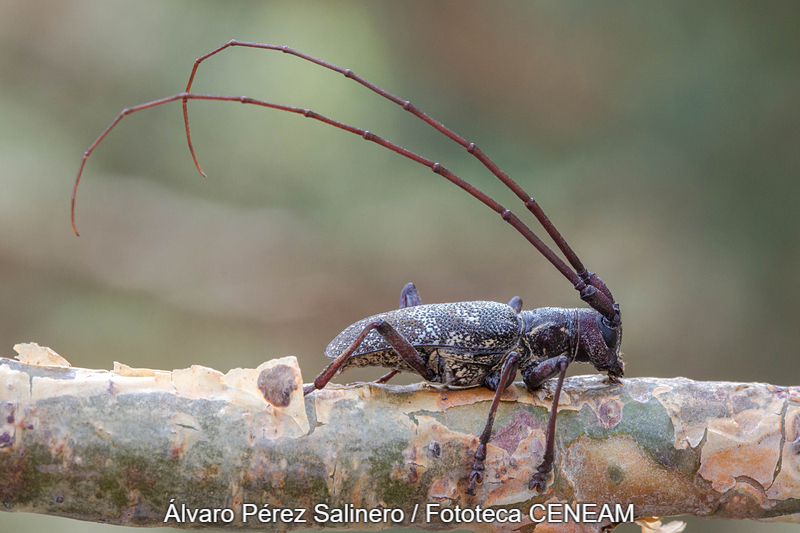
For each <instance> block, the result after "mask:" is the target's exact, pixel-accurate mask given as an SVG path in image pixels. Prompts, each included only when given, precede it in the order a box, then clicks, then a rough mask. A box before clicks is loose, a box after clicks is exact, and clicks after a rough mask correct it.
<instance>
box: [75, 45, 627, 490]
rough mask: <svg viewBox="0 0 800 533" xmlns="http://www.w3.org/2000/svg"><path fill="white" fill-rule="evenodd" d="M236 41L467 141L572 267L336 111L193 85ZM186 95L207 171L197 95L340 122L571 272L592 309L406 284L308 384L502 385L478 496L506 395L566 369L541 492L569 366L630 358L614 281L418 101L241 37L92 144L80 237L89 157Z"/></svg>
mask: <svg viewBox="0 0 800 533" xmlns="http://www.w3.org/2000/svg"><path fill="white" fill-rule="evenodd" d="M234 46H241V47H247V48H257V49H262V50H273V51H280V52H283V53H286V54H289V55H293V56H295V57H298V58H300V59H303V60H306V61H310V62H312V63H314V64H316V65H319V66H321V67H324V68H327V69H329V70H333V71H335V72H338V73H340V74H343V75H344V76H345V77H347V78H350V79H353V80H354V81H356V82H357V83H359V84H361V85H363V86H364V87H366V88H367V89H369V90H371V91H373V92H375V93H377V94H379V95H380V96H382V97H384V98H386V99H388V100H390V101H391V102H394V103H395V104H398V105H400V106H402V107H403V109H405V110H406V111H408V112H410V113H411V114H413V115H414V116H416V117H418V118H420V119H422V120H423V121H425V122H426V123H427V124H429V125H430V126H432V127H433V128H435V129H436V130H438V131H439V132H441V133H443V134H444V135H446V136H447V137H448V138H450V139H452V140H453V141H455V142H457V143H458V144H460V145H461V146H463V147H464V148H466V150H467V152H468V153H470V154H471V155H473V156H475V157H476V158H477V159H478V160H479V161H480V162H481V163H482V164H483V165H484V166H485V167H486V168H487V169H489V171H490V172H492V174H494V175H495V176H496V177H497V178H498V179H500V181H502V182H503V183H504V184H505V185H506V186H507V187H508V188H509V189H511V191H512V192H514V194H516V195H517V197H518V198H520V200H522V202H523V203H524V204H525V207H526V208H527V209H528V210H529V211H530V212H531V213H532V214H533V215H534V216H535V217H536V219H537V220H538V221H539V223H540V224H541V225H542V227H543V228H544V230H545V231H546V232H547V234H548V235H549V236H550V238H551V239H552V240H553V242H554V243H555V244H556V246H557V247H558V249H559V250H560V251H561V252H562V253H563V254H564V257H565V258H566V260H567V262H568V263H569V265H568V264H567V262H565V261H563V260H562V259H561V258H560V257H559V256H558V255H557V254H556V253H555V252H554V251H553V250H552V249H550V248H549V247H548V246H547V245H546V244H544V242H542V240H541V239H539V237H538V236H536V235H535V234H534V232H533V231H532V230H531V229H530V228H529V227H528V226H526V225H525V224H524V223H523V222H522V221H521V220H520V219H519V218H518V217H517V216H516V215H514V214H513V213H512V212H511V211H509V210H508V209H505V208H504V207H503V206H501V205H500V204H499V203H497V202H496V201H495V200H493V199H492V198H490V197H489V196H487V195H486V194H485V193H483V192H482V191H480V190H478V189H477V188H475V187H474V186H472V185H471V184H469V183H468V182H466V181H465V180H463V179H462V178H459V177H458V176H456V175H455V174H453V173H452V172H450V171H449V170H447V169H446V168H444V167H443V166H442V165H440V164H439V163H436V162H434V161H432V160H430V159H427V158H425V157H423V156H420V155H418V154H416V153H414V152H411V151H410V150H407V149H405V148H403V147H401V146H399V145H397V144H395V143H392V142H390V141H387V140H385V139H383V138H381V137H379V136H377V135H375V134H373V133H371V132H369V131H366V130H363V129H361V128H357V127H354V126H350V125H347V124H344V123H342V122H339V121H336V120H333V119H330V118H327V117H325V116H323V115H320V114H318V113H316V112H314V111H311V110H309V109H304V108H298V107H291V106H286V105H282V104H274V103H270V102H265V101H263V100H257V99H254V98H249V97H246V96H225V95H208V94H195V93H192V92H190V91H191V88H192V82H193V81H194V76H195V74H196V72H197V69H198V67H199V66H200V64H201V63H202V62H203V61H204V60H206V59H208V58H209V57H211V56H213V55H215V54H217V53H218V52H221V51H222V50H225V49H226V48H229V47H234ZM178 100H180V101H181V102H182V103H183V111H184V119H185V124H186V138H187V141H188V144H189V149H190V151H191V154H192V158H193V159H194V162H195V165H196V166H197V169H198V171H199V172H200V173H201V174H203V175H205V174H204V173H203V171H202V169H201V168H200V165H199V163H198V162H197V157H196V155H195V152H194V148H193V147H192V140H191V135H190V132H189V118H188V101H189V100H216V101H230V102H241V103H244V104H252V105H257V106H260V107H267V108H271V109H276V110H280V111H288V112H290V113H296V114H300V115H303V116H305V117H307V118H312V119H314V120H317V121H320V122H322V123H325V124H328V125H331V126H334V127H335V128H338V129H340V130H343V131H346V132H349V133H353V134H356V135H360V136H361V137H363V138H364V139H365V140H368V141H371V142H374V143H376V144H378V145H380V146H383V147H385V148H388V149H389V150H392V151H393V152H396V153H398V154H400V155H402V156H404V157H406V158H408V159H411V160H412V161H416V162H417V163H420V164H422V165H425V166H427V167H429V168H430V169H431V170H433V172H435V173H436V174H438V175H440V176H442V177H443V178H445V179H447V180H448V181H450V182H452V183H453V184H455V185H457V186H458V187H460V188H461V189H463V190H464V191H466V192H467V193H469V194H470V195H472V196H473V197H474V198H476V199H478V200H479V201H481V202H483V203H484V204H485V205H487V206H488V207H489V208H490V209H492V210H493V211H495V212H496V213H498V214H499V215H500V216H502V218H503V220H505V221H506V222H508V223H509V224H510V225H511V226H512V227H514V229H516V230H517V231H518V232H519V233H520V234H522V236H523V237H525V238H526V239H527V240H528V242H530V243H531V244H532V245H533V246H534V247H535V248H536V249H537V250H538V251H539V252H540V253H541V254H542V255H543V256H544V257H545V258H546V259H547V260H548V261H550V263H552V264H553V266H554V267H555V268H556V269H557V270H558V271H559V272H561V274H562V275H564V277H566V278H567V280H568V281H569V282H570V283H571V284H572V285H573V287H574V288H575V289H576V290H577V291H578V292H579V294H580V297H581V299H582V300H584V301H585V302H586V303H587V304H588V305H589V306H590V307H591V308H590V309H588V308H580V309H562V308H556V307H544V308H540V309H534V310H530V311H523V310H522V301H521V300H520V298H519V297H514V298H512V299H511V301H509V302H508V304H502V303H497V302H459V303H445V304H428V305H424V304H423V303H422V300H421V298H420V296H419V293H418V292H417V289H416V287H415V286H414V285H413V284H412V283H409V284H407V285H406V286H405V288H404V289H403V290H402V292H401V295H400V308H399V309H397V310H395V311H390V312H387V313H381V314H378V315H374V316H371V317H369V318H365V319H364V320H361V321H359V322H356V323H355V324H353V325H351V326H350V327H348V328H347V329H345V330H344V331H343V332H342V333H341V334H339V335H338V336H337V337H336V338H335V339H334V340H333V341H332V342H331V343H330V345H329V346H328V348H327V349H326V351H325V355H326V356H327V357H329V358H332V359H334V361H333V362H331V363H330V364H329V365H328V366H327V367H326V368H325V370H323V371H322V372H321V373H320V374H319V375H318V376H317V377H316V378H315V379H314V381H313V383H311V384H308V385H306V386H305V389H304V393H305V394H310V393H312V392H313V391H314V390H317V389H321V388H322V387H324V386H325V385H326V384H327V383H328V381H329V380H330V379H331V378H332V377H333V376H335V375H336V374H338V373H340V372H343V371H344V370H347V369H348V368H352V367H358V366H380V367H385V368H389V369H391V370H392V371H391V372H390V373H388V374H386V375H385V376H383V377H382V378H380V379H379V380H378V381H379V382H381V383H383V382H386V381H388V380H389V379H390V378H391V377H392V376H394V375H395V374H396V373H398V372H415V373H417V374H419V375H420V376H421V377H422V378H423V379H425V380H427V381H430V382H435V383H441V384H444V385H448V386H453V387H474V386H485V387H487V388H489V389H491V390H493V391H496V392H495V396H494V400H493V401H492V404H491V407H490V409H489V416H488V418H487V421H486V426H485V428H484V430H483V433H482V434H481V436H480V439H479V444H478V448H477V450H476V451H475V455H474V457H475V461H474V463H473V465H472V471H471V473H470V475H469V485H468V488H467V493H468V494H475V488H476V485H477V484H479V483H481V482H482V480H483V470H484V464H483V463H484V459H485V458H486V446H487V444H488V442H489V438H490V436H491V432H492V425H493V422H494V417H495V413H496V411H497V407H498V404H499V401H500V396H501V393H502V392H503V390H505V389H506V388H507V387H508V386H509V385H510V384H511V383H512V382H513V381H514V377H515V376H516V374H517V370H520V371H521V372H522V377H523V381H524V383H525V385H526V387H527V388H528V389H530V390H535V389H537V388H539V387H540V386H541V385H542V384H543V383H544V382H545V381H546V380H547V379H550V378H552V377H555V376H558V382H557V385H556V389H555V392H554V394H553V404H552V407H551V410H550V418H549V423H548V426H547V433H546V435H547V436H546V441H547V443H546V448H545V452H544V456H543V458H542V462H541V463H540V465H539V467H538V469H537V472H536V473H535V474H534V475H533V477H532V479H531V481H530V483H529V488H530V489H532V490H537V491H542V490H543V489H544V487H545V485H546V481H547V478H548V476H549V474H550V471H551V470H552V467H553V462H554V457H555V425H556V412H557V407H558V400H559V396H560V394H561V389H562V385H563V382H564V376H565V373H566V369H567V366H568V365H569V363H571V362H582V363H591V364H592V365H594V367H595V368H597V369H598V370H600V371H602V372H607V373H608V377H609V379H610V381H611V382H617V381H618V380H619V378H620V377H621V376H622V374H623V368H624V365H623V363H622V357H621V352H620V345H621V342H622V319H621V315H620V308H619V304H617V303H616V302H615V301H614V297H613V296H612V295H611V291H610V290H609V289H608V287H606V285H605V283H603V281H602V280H601V279H600V278H599V277H598V276H597V275H595V274H593V273H592V272H589V271H588V270H587V269H586V268H585V267H584V266H583V263H582V262H581V261H580V259H579V258H578V256H577V254H575V252H574V251H573V250H572V249H571V248H570V246H569V245H568V244H567V242H566V240H564V238H563V237H562V236H561V234H560V233H559V232H558V230H556V228H555V226H554V225H553V223H552V222H551V221H550V220H549V219H548V218H547V216H546V215H545V214H544V212H543V211H542V209H541V207H540V206H539V204H538V203H537V202H536V201H535V200H534V199H533V198H532V197H530V196H529V195H528V194H527V193H526V192H525V191H524V190H523V189H522V188H521V187H520V186H519V185H518V184H517V183H515V182H514V181H513V180H512V179H511V178H509V177H508V175H506V174H505V173H504V172H503V171H502V170H500V168H499V167H497V165H495V163H494V162H492V161H491V160H490V159H489V158H488V157H487V156H486V155H485V154H484V153H483V152H482V151H481V150H480V149H479V148H478V147H477V146H475V144H474V143H471V142H469V141H467V140H466V139H464V138H463V137H461V136H460V135H458V134H457V133H455V132H454V131H452V130H450V129H449V128H447V127H446V126H444V125H443V124H442V123H441V122H439V121H437V120H435V119H433V118H432V117H430V116H429V115H427V114H425V113H424V112H422V111H421V110H420V109H418V108H417V107H416V106H414V105H412V104H411V103H410V102H408V101H406V100H403V99H401V98H398V97H397V96H395V95H393V94H392V93H389V92H388V91H385V90H384V89H381V88H380V87H378V86H377V85H374V84H373V83H371V82H369V81H367V80H366V79H364V78H362V77H361V76H358V75H356V74H355V73H353V72H352V71H351V70H349V69H343V68H341V67H338V66H336V65H333V64H331V63H328V62H326V61H322V60H320V59H317V58H315V57H312V56H309V55H307V54H304V53H302V52H298V51H297V50H294V49H292V48H289V47H287V46H276V45H270V44H260V43H251V42H245V41H236V40H232V41H229V42H227V43H225V44H224V45H222V46H220V47H218V48H216V49H214V50H212V51H211V52H209V53H207V54H205V55H203V56H201V57H199V58H198V59H197V60H196V61H195V63H194V67H193V69H192V72H191V75H190V76H189V83H188V84H187V86H186V89H185V91H184V92H182V93H179V94H175V95H172V96H168V97H166V98H161V99H159V100H153V101H151V102H147V103H144V104H140V105H137V106H134V107H130V108H125V109H123V110H122V111H121V112H120V113H119V115H117V117H116V118H115V119H114V120H113V121H112V122H111V124H109V126H108V127H107V128H106V129H105V130H104V131H103V132H102V133H101V134H100V136H99V137H98V138H97V139H96V140H95V141H94V142H93V143H92V144H91V145H90V146H89V148H88V149H87V150H86V152H84V154H83V160H82V162H81V166H80V169H79V171H78V176H77V178H76V179H75V185H74V188H73V192H72V204H71V221H72V228H73V231H75V234H76V235H77V233H78V232H77V229H76V226H75V197H76V193H77V190H78V184H79V183H80V179H81V175H82V173H83V169H84V166H85V165H86V160H87V159H88V157H89V155H91V153H92V151H93V150H94V149H95V148H96V147H97V145H98V144H99V143H100V142H101V141H102V140H103V139H104V138H105V136H106V135H108V133H109V132H110V131H111V130H112V129H113V128H114V127H115V126H116V125H117V124H118V123H119V121H120V120H122V118H123V117H125V116H126V115H129V114H130V113H133V112H136V111H141V110H143V109H148V108H150V107H155V106H158V105H162V104H166V103H168V102H174V101H178Z"/></svg>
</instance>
